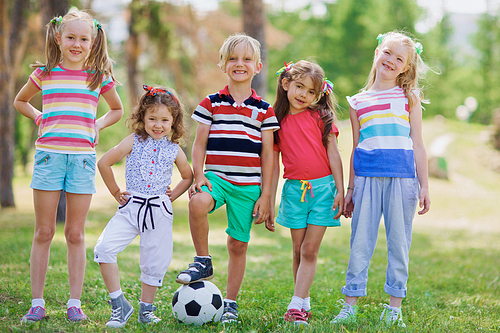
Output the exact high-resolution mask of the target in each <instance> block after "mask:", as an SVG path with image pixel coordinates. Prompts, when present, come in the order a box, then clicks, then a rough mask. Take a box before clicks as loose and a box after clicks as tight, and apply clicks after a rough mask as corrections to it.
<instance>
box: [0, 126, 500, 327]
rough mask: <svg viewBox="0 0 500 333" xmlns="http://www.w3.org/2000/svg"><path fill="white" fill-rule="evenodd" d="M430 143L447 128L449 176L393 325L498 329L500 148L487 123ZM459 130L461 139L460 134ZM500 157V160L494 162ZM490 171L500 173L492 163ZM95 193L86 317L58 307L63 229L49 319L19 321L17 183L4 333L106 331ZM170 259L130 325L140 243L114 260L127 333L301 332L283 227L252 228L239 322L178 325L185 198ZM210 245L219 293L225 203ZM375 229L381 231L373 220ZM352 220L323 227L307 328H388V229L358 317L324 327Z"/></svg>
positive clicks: (24, 199) (7, 252) (23, 241)
mask: <svg viewBox="0 0 500 333" xmlns="http://www.w3.org/2000/svg"><path fill="white" fill-rule="evenodd" d="M424 130H425V131H426V132H425V133H424V134H425V137H426V144H427V146H428V147H429V146H430V145H432V140H433V139H434V138H435V137H437V136H439V135H440V134H443V133H448V132H452V133H455V135H456V139H455V140H454V141H453V143H452V144H450V146H449V149H448V150H447V155H446V156H445V157H446V159H447V162H448V167H449V170H450V179H449V180H437V179H431V182H430V183H431V184H430V185H431V200H432V205H431V211H430V212H429V213H428V214H426V215H424V216H422V217H416V218H415V223H414V233H413V243H412V248H411V252H410V260H411V261H410V278H409V282H408V297H407V298H406V299H405V300H404V301H403V314H404V320H405V323H406V325H407V328H406V329H398V328H392V329H390V330H389V331H401V332H403V331H404V332H497V331H500V242H499V239H500V206H499V201H498V198H499V197H500V173H499V168H500V163H499V164H495V163H496V162H495V161H500V154H499V153H498V152H494V151H492V150H491V148H489V145H488V143H487V142H486V141H485V140H483V139H484V135H485V134H484V133H485V131H486V128H485V127H484V126H472V125H465V124H460V123H456V122H446V123H444V124H442V123H438V122H436V121H427V122H426V123H425V124H424ZM463 133H466V134H463ZM349 140H350V134H349V132H348V128H345V131H344V134H343V135H342V137H341V138H340V140H339V145H340V146H341V148H342V151H343V158H344V166H345V167H347V161H348V155H349V153H350V147H349V146H348V145H349ZM496 159H497V160H496ZM495 168H497V169H495ZM98 186H101V187H100V190H99V191H98V194H97V195H96V197H95V198H94V203H93V205H92V209H91V211H90V213H89V217H88V220H87V224H86V244H87V258H88V262H87V268H86V275H85V284H84V292H83V296H82V304H83V309H84V311H85V313H86V314H87V315H88V316H89V318H90V320H89V321H88V322H86V323H82V324H79V323H77V324H73V323H70V322H68V321H67V319H66V314H65V309H66V301H67V299H68V296H69V288H68V283H67V268H66V245H65V240H64V233H63V225H58V229H57V232H56V236H55V238H54V241H53V244H52V247H51V258H50V266H49V270H48V273H47V280H46V288H45V296H44V297H45V299H46V302H47V304H46V308H47V315H49V316H50V318H49V319H48V320H44V321H42V322H41V323H36V324H33V325H21V324H20V322H19V319H20V318H21V317H22V316H23V315H24V314H25V313H26V312H27V310H28V309H29V306H30V301H31V296H30V295H31V292H30V282H29V257H30V248H31V241H32V237H33V224H34V223H33V221H34V215H33V210H32V207H31V206H32V201H31V198H30V195H31V190H30V189H29V176H20V177H17V178H16V182H15V189H16V203H17V205H18V207H17V208H15V209H4V210H2V211H1V212H0V230H1V232H0V253H1V254H2V255H1V256H0V331H1V332H9V331H11V332H18V331H19V332H22V331H30V330H36V331H41V332H80V331H82V332H94V331H102V332H104V331H115V330H112V329H105V328H104V324H105V323H106V321H107V320H108V319H109V315H110V306H109V305H108V304H107V299H108V294H107V291H106V289H105V286H104V283H103V281H102V278H101V275H100V272H99V268H98V265H97V264H96V263H94V262H93V247H94V245H95V242H96V240H97V237H98V236H99V234H100V232H101V231H102V229H103V228H104V226H105V225H106V223H107V221H108V220H109V218H110V217H111V216H112V215H113V214H114V211H115V207H116V205H115V204H114V203H113V201H112V199H110V198H109V197H110V196H109V194H108V193H107V192H106V191H105V190H104V189H103V188H102V184H101V185H99V183H98ZM174 211H175V219H174V255H173V260H172V263H171V265H170V267H169V271H168V272H167V275H166V277H165V283H164V285H163V287H161V288H160V289H159V291H158V293H157V299H156V302H155V305H156V306H157V307H158V311H157V315H158V316H159V317H160V318H162V321H161V322H160V324H158V325H155V326H144V325H141V324H138V323H137V308H138V299H139V296H140V281H139V276H140V271H139V264H138V262H139V246H138V242H137V241H134V242H133V243H132V245H131V246H129V247H128V248H127V249H126V250H125V251H124V252H122V253H121V254H120V255H119V259H118V264H119V265H120V278H121V282H122V289H123V290H124V292H125V294H126V297H127V298H128V299H129V300H130V301H131V302H132V303H133V305H134V307H135V308H136V312H135V313H134V315H132V317H131V319H130V320H129V322H128V323H127V325H126V326H125V328H124V329H122V330H116V331H126V332H149V331H155V332H221V331H225V332H299V331H302V329H300V328H296V327H294V326H293V325H289V324H287V323H286V322H285V321H284V320H283V319H282V317H283V314H284V312H285V310H286V306H287V304H288V302H289V301H290V298H291V296H292V294H293V280H292V274H291V240H290V237H289V231H288V230H287V229H284V228H281V227H279V228H278V230H277V231H276V232H275V233H274V234H273V233H270V232H268V231H267V230H266V229H265V228H264V226H262V225H260V226H256V227H254V228H253V231H252V239H251V241H250V246H249V251H248V260H247V270H246V275H245V280H244V282H243V285H242V288H241V292H240V295H239V302H238V303H239V307H240V318H241V323H240V324H239V325H233V326H226V327H224V326H222V325H220V324H210V325H205V326H202V327H190V326H185V325H182V324H179V323H177V322H176V321H175V320H174V317H173V315H172V311H171V306H170V302H171V299H172V295H173V293H174V292H175V290H176V289H177V288H178V286H179V285H178V284H177V283H175V281H174V280H175V276H176V275H177V273H178V271H179V270H182V269H185V267H186V265H187V263H189V262H191V260H192V256H193V255H194V249H193V246H192V242H191V238H190V235H189V227H188V219H187V216H188V212H187V203H186V201H179V202H176V203H175V204H174ZM210 221H211V233H210V250H211V253H212V256H213V257H214V267H215V274H216V276H215V278H214V279H213V280H212V281H213V282H214V283H215V284H216V285H217V286H218V287H219V288H220V289H221V291H222V292H223V294H224V292H225V290H224V288H225V284H226V270H227V258H228V256H227V251H226V247H225V242H226V235H225V232H224V230H225V228H226V220H225V212H224V211H223V210H220V211H217V212H216V213H214V214H213V215H211V217H210ZM381 229H383V226H381ZM349 237H350V224H349V220H345V219H343V220H342V227H339V228H330V229H329V230H328V231H327V234H326V235H325V239H324V241H323V243H322V245H321V251H320V255H319V262H318V271H317V274H316V278H315V281H314V284H313V286H312V289H311V298H312V306H313V316H314V317H313V318H312V319H311V321H310V325H309V327H308V328H307V329H305V330H304V331H309V332H385V331H387V330H386V329H385V328H384V327H381V326H379V325H378V322H379V316H380V314H381V312H382V309H383V308H382V306H381V303H387V302H388V295H387V294H385V293H384V292H383V284H384V281H385V267H386V255H387V253H386V246H385V233H384V232H383V230H381V232H380V236H379V240H378V242H379V244H378V245H377V248H376V250H375V254H374V256H373V259H372V264H371V266H370V275H369V281H368V296H367V297H364V298H362V299H361V300H360V303H359V305H360V307H359V314H358V321H357V323H355V324H351V325H346V326H332V325H330V324H329V322H330V320H331V319H332V318H333V317H334V316H335V315H336V314H337V313H338V311H339V309H340V304H339V303H338V300H339V299H341V298H343V295H342V294H341V293H340V288H341V287H342V286H343V285H344V283H345V271H346V268H347V262H348V259H349Z"/></svg>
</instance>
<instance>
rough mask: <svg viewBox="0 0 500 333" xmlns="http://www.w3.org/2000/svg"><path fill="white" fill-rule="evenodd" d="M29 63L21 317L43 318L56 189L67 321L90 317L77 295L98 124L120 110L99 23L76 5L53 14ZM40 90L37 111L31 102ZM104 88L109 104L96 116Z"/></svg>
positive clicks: (21, 102)
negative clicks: (26, 281) (29, 237)
mask: <svg viewBox="0 0 500 333" xmlns="http://www.w3.org/2000/svg"><path fill="white" fill-rule="evenodd" d="M32 67H35V70H34V71H33V73H32V74H31V75H30V77H29V79H28V82H27V83H26V84H25V85H24V86H23V87H22V88H21V90H20V91H19V93H18V94H17V96H16V98H15V100H14V106H15V107H16V109H17V110H18V111H19V112H20V113H21V114H22V115H24V116H25V117H28V118H30V119H33V120H34V121H35V123H36V124H37V125H38V126H39V130H38V135H39V136H38V139H37V140H36V142H35V147H36V152H35V158H34V162H35V163H34V169H33V177H32V182H31V185H30V187H31V188H33V201H34V208H35V231H34V236H33V243H32V248H31V256H30V276H31V293H32V302H31V308H30V310H29V311H28V313H27V314H26V315H25V316H23V317H22V319H21V322H36V321H40V320H42V319H43V318H44V317H45V314H46V311H45V300H44V298H43V292H44V285H45V278H46V274H47V267H48V262H49V254H50V245H51V242H52V239H53V237H54V233H55V229H56V212H57V205H58V202H59V196H60V193H61V190H64V191H65V193H66V221H65V226H64V235H65V237H66V243H67V247H68V255H67V261H68V277H69V294H70V295H69V300H68V303H67V316H68V319H69V320H70V321H83V320H86V319H87V316H86V315H85V314H84V313H83V311H82V308H81V301H80V297H81V294H82V287H83V279H84V274H85V262H86V254H85V239H84V234H85V220H86V217H87V213H88V210H89V207H90V202H91V199H92V194H93V193H95V169H96V153H95V146H96V145H97V143H98V140H99V132H100V131H101V130H102V129H104V128H106V127H108V126H111V125H113V124H114V123H116V122H117V121H118V120H119V119H120V118H121V117H122V115H123V106H122V103H121V101H120V98H119V96H118V94H117V92H116V88H115V85H116V81H115V79H114V77H113V69H112V63H111V59H110V58H109V56H108V52H107V46H106V34H105V32H104V29H103V27H102V25H101V23H99V22H98V21H97V20H95V19H93V18H92V17H91V16H90V15H89V14H88V13H86V12H82V11H78V10H76V11H71V12H69V13H68V14H66V15H65V16H64V17H61V16H59V17H55V18H53V19H52V20H51V21H50V22H49V23H48V24H47V35H46V45H45V63H44V64H40V63H37V64H35V65H33V66H32ZM39 91H41V92H42V104H43V105H42V110H41V111H40V110H38V109H37V108H35V107H34V106H33V105H31V104H30V100H31V99H32V98H33V96H35V95H36V94H37V93H38V92H39ZM101 95H102V97H104V100H105V101H106V102H107V104H108V106H109V108H110V110H109V111H108V112H107V113H106V114H105V115H103V116H102V117H100V118H99V119H96V116H97V103H98V101H99V97H100V96H101Z"/></svg>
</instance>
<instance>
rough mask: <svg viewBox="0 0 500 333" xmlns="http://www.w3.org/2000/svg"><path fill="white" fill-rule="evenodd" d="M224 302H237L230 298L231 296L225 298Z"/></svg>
mask: <svg viewBox="0 0 500 333" xmlns="http://www.w3.org/2000/svg"><path fill="white" fill-rule="evenodd" d="M224 302H227V303H236V301H235V300H233V299H229V298H224Z"/></svg>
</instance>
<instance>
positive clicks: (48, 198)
mask: <svg viewBox="0 0 500 333" xmlns="http://www.w3.org/2000/svg"><path fill="white" fill-rule="evenodd" d="M60 194H61V191H41V190H33V202H34V207H35V232H34V235H33V243H32V246H31V256H30V276H31V295H32V297H33V298H43V287H44V285H45V277H46V276H47V266H48V265H49V256H50V244H51V242H52V238H53V237H54V233H55V231H56V213H57V204H58V203H59V196H60Z"/></svg>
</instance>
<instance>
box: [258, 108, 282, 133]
mask: <svg viewBox="0 0 500 333" xmlns="http://www.w3.org/2000/svg"><path fill="white" fill-rule="evenodd" d="M279 128H280V125H279V124H278V119H277V118H276V115H275V114H274V109H273V108H272V107H271V106H269V107H268V108H267V110H266V113H265V115H264V119H263V120H262V125H261V130H263V131H266V130H273V131H276V130H278V129H279Z"/></svg>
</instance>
